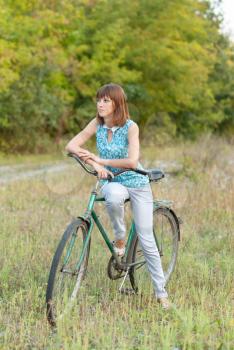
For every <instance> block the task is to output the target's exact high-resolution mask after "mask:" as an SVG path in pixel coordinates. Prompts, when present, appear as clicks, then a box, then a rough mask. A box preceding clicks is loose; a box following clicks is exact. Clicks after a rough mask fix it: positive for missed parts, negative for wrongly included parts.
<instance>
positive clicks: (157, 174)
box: [147, 169, 165, 182]
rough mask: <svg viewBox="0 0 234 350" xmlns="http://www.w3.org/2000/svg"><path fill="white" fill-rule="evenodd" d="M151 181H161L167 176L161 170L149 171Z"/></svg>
mask: <svg viewBox="0 0 234 350" xmlns="http://www.w3.org/2000/svg"><path fill="white" fill-rule="evenodd" d="M147 172H148V176H149V180H150V181H155V182H156V181H159V180H161V179H163V178H164V177H165V174H164V173H163V172H162V170H159V169H149V170H147Z"/></svg>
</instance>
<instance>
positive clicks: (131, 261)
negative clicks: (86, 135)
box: [46, 153, 180, 325]
mask: <svg viewBox="0 0 234 350" xmlns="http://www.w3.org/2000/svg"><path fill="white" fill-rule="evenodd" d="M69 156H70V157H73V158H74V159H75V160H76V161H77V162H78V163H79V164H80V165H81V166H82V167H83V169H84V170H85V171H86V172H87V173H89V174H92V175H94V176H97V172H96V171H93V170H90V169H89V168H88V167H87V166H86V165H85V163H84V162H83V161H82V160H81V159H80V158H79V157H78V156H77V155H76V154H73V153H69ZM129 170H131V171H132V170H133V169H124V170H121V171H119V172H118V173H116V174H115V176H118V175H120V174H122V173H124V172H126V171H129ZM133 171H136V172H139V173H141V174H143V175H145V176H148V177H149V180H150V182H158V181H160V180H161V179H162V178H163V177H164V173H163V172H162V171H161V170H159V169H151V170H140V169H135V170H133ZM109 181H111V178H109ZM99 187H100V180H99V179H98V180H97V182H96V185H95V187H94V189H93V190H92V192H91V194H90V198H89V201H88V205H87V209H86V211H85V213H84V214H83V215H79V216H77V218H76V219H74V220H73V221H72V222H71V223H70V224H69V225H68V227H67V229H66V230H65V232H64V234H63V236H62V238H61V241H60V242H59V244H58V247H57V250H56V252H55V255H54V257H53V260H52V264H51V269H50V273H49V279H48V285H47V291H46V305H47V319H48V321H49V323H50V324H51V325H55V323H56V319H57V317H58V315H59V314H62V313H63V311H64V309H65V308H67V306H68V305H72V302H73V301H74V300H75V299H76V298H77V296H78V293H79V289H80V286H81V283H82V280H83V279H84V277H85V274H86V271H87V265H88V260H89V252H90V247H91V235H92V231H93V228H94V225H96V226H97V228H98V230H99V231H100V233H101V236H102V237H103V239H104V241H105V243H106V245H107V247H108V249H109V251H110V254H111V257H110V260H109V263H108V266H107V273H108V277H109V278H110V279H112V280H116V279H121V278H122V283H121V286H120V288H119V290H120V292H126V293H135V294H137V293H139V292H142V290H143V289H144V291H146V290H147V286H146V281H147V283H148V281H150V279H147V278H146V276H148V274H147V273H145V271H144V268H145V266H146V262H145V259H144V256H143V253H142V250H141V247H140V244H139V240H138V237H137V234H136V231H135V226H134V221H132V223H131V227H130V230H129V234H128V238H127V243H126V251H125V255H124V257H122V258H120V257H119V256H117V255H116V253H115V252H114V248H113V243H112V241H111V240H110V238H109V235H108V233H107V232H106V230H105V228H104V226H103V224H102V223H101V221H100V218H99V217H98V215H97V214H96V212H95V210H94V207H95V203H97V202H104V201H105V200H104V198H103V197H101V196H100V195H99ZM128 201H129V199H127V200H126V202H128ZM170 204H171V203H170V202H169V201H165V200H154V213H153V218H154V237H155V241H156V244H157V247H158V250H159V253H160V256H161V261H162V267H163V271H164V275H165V279H166V282H168V280H169V278H170V276H171V274H172V272H173V270H174V268H175V264H176V259H177V254H178V242H179V240H180V219H179V218H178V217H177V216H176V214H175V212H174V211H173V210H172V209H171V206H170ZM127 277H128V278H129V280H130V284H131V290H129V289H128V290H125V289H124V282H125V279H126V278H127ZM58 310H59V311H58Z"/></svg>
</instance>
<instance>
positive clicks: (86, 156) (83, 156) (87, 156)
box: [79, 150, 101, 164]
mask: <svg viewBox="0 0 234 350" xmlns="http://www.w3.org/2000/svg"><path fill="white" fill-rule="evenodd" d="M79 156H80V158H81V159H82V160H83V161H85V162H86V161H87V160H88V159H92V160H94V161H95V162H96V163H98V164H101V158H99V157H98V156H96V155H95V154H94V153H91V152H89V151H86V150H82V151H79Z"/></svg>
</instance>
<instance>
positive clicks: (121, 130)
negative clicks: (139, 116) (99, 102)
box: [96, 119, 149, 188]
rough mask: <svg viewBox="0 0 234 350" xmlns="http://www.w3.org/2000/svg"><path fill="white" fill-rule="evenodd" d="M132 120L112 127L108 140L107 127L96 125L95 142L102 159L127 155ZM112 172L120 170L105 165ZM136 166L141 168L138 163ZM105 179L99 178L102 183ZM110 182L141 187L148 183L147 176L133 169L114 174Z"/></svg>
mask: <svg viewBox="0 0 234 350" xmlns="http://www.w3.org/2000/svg"><path fill="white" fill-rule="evenodd" d="M133 123H134V122H133V121H132V120H130V119H128V120H127V121H126V123H125V124H124V126H122V127H113V128H111V130H112V140H111V141H110V142H109V141H108V128H107V126H106V125H100V124H99V125H98V127H97V132H96V143H97V150H98V152H99V157H100V158H102V159H122V158H127V157H128V128H129V126H130V125H132V124H133ZM105 168H106V169H108V170H110V171H111V172H112V173H113V174H114V173H116V172H118V171H120V170H122V169H120V168H113V167H110V166H106V167H105ZM137 168H139V169H143V168H142V166H141V164H140V163H138V166H137ZM107 182H108V181H107V180H101V183H102V184H103V185H104V184H105V183H107ZM112 182H119V183H121V184H122V185H124V186H126V187H133V188H134V187H143V186H145V185H146V184H148V183H149V178H148V177H147V176H145V175H141V174H137V173H135V172H134V171H127V172H126V173H124V174H122V175H119V176H116V177H115V178H114V179H113V180H112Z"/></svg>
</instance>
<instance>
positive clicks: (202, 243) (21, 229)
mask: <svg viewBox="0 0 234 350" xmlns="http://www.w3.org/2000/svg"><path fill="white" fill-rule="evenodd" d="M142 157H143V159H144V161H145V164H147V165H148V166H151V167H153V166H158V165H159V164H162V165H164V166H166V167H167V169H169V172H171V173H173V175H170V176H168V177H166V179H165V180H164V181H162V182H161V183H160V184H158V185H154V193H155V196H156V197H157V198H163V199H172V200H173V201H174V209H175V211H176V212H177V213H178V215H179V216H180V217H181V218H182V219H183V226H182V240H181V242H180V250H179V257H178V262H177V267H176V270H175V272H174V274H173V277H172V279H171V281H170V283H169V285H168V291H169V294H170V298H171V300H172V302H173V304H174V307H173V309H172V310H171V311H170V312H164V311H162V310H161V309H160V307H159V306H158V305H157V304H156V303H154V300H153V299H150V300H143V299H141V298H139V297H138V296H132V297H130V296H124V295H121V294H119V293H118V291H117V290H118V285H119V282H118V283H116V282H113V281H110V280H109V279H108V277H107V274H106V266H107V263H108V259H109V255H108V251H107V249H106V247H105V245H104V244H103V242H102V240H101V238H100V236H99V235H98V233H97V231H96V230H95V232H94V235H93V239H92V248H91V256H90V261H89V267H88V275H87V279H86V281H85V283H84V284H83V287H82V291H81V295H82V297H81V299H78V303H77V306H76V307H75V308H73V310H72V311H71V313H70V314H69V315H67V316H66V317H65V318H64V319H63V320H61V321H60V322H59V323H58V329H57V331H56V332H53V331H52V330H51V329H50V327H49V326H48V324H47V321H46V316H45V291H46V283H47V278H48V272H49V268H50V263H51V259H52V256H53V254H54V251H55V248H56V245H57V243H58V240H59V239H60V237H61V235H62V233H63V231H64V229H65V227H66V225H67V224H68V223H69V222H70V220H71V219H72V217H74V216H76V215H78V214H79V213H81V212H82V211H84V209H85V204H86V201H87V198H88V195H89V191H90V189H91V188H92V185H93V184H94V179H93V178H91V177H87V176H84V175H83V173H82V171H81V170H80V169H78V166H76V165H75V163H73V165H72V166H71V168H69V171H67V172H62V173H57V174H54V175H52V174H46V173H45V174H44V176H43V177H41V178H36V179H30V180H24V181H19V182H13V183H10V184H9V185H4V186H2V188H1V189H0V196H1V211H0V219H1V252H0V264H1V265H0V266H1V278H0V293H1V294H0V298H1V299H0V301H1V303H0V327H1V328H0V349H4V350H5V349H7V350H8V349H51V350H54V349H66V350H67V349H69V350H70V349H76V350H77V349H82V350H83V349H112V348H115V349H121V350H122V349H142V350H145V349H162V350H166V349H170V350H171V349H199V350H200V349H225V350H226V349H230V350H231V349H233V348H234V314H233V310H234V294H233V292H234V290H233V272H234V259H233V251H234V238H233V227H234V218H233V209H234V180H233V179H234V177H233V175H234V158H233V157H234V156H233V149H232V146H231V145H229V144H228V143H226V142H225V141H224V140H219V139H212V138H203V139H201V140H200V142H199V143H198V144H184V145H182V144H180V145H177V146H176V147H167V148H165V149H154V148H150V149H149V148H148V149H147V148H145V149H144V150H143V151H142ZM159 161H161V163H160V162H159ZM143 163H144V162H143ZM97 210H98V211H99V213H100V214H101V216H102V219H103V220H104V222H105V223H106V225H107V227H109V228H110V224H109V221H108V218H107V216H106V213H105V212H104V211H103V208H102V205H101V204H99V205H98V209H97Z"/></svg>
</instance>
